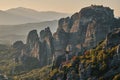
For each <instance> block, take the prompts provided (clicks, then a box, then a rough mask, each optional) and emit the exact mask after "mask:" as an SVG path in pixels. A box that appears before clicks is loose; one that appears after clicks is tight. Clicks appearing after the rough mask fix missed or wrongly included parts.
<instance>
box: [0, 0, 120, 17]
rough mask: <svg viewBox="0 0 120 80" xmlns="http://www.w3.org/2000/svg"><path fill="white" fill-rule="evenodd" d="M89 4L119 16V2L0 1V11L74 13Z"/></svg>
mask: <svg viewBox="0 0 120 80" xmlns="http://www.w3.org/2000/svg"><path fill="white" fill-rule="evenodd" d="M91 4H93V5H104V6H107V7H110V8H112V9H114V13H115V16H120V0H0V10H7V9H10V8H16V7H25V8H31V9H35V10H38V11H57V12H64V13H75V12H78V11H80V9H81V8H83V7H86V6H90V5H91Z"/></svg>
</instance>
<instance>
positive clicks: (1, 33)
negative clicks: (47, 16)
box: [0, 20, 58, 44]
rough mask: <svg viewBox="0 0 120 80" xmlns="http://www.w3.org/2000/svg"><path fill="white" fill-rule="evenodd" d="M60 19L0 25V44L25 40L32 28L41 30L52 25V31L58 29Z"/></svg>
mask: <svg viewBox="0 0 120 80" xmlns="http://www.w3.org/2000/svg"><path fill="white" fill-rule="evenodd" d="M57 24H58V21H57V20H53V21H44V22H39V23H26V24H19V25H0V44H12V43H13V42H15V41H16V40H22V41H24V42H25V39H26V36H27V34H28V32H29V31H30V30H33V29H36V30H38V32H40V31H41V30H42V29H44V28H45V27H48V26H49V27H50V29H51V31H52V32H55V31H56V28H57Z"/></svg>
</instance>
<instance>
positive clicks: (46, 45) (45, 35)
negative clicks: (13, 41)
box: [39, 27, 54, 66]
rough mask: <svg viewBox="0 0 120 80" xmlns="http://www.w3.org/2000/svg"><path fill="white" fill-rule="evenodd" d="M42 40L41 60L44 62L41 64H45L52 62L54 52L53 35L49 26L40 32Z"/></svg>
mask: <svg viewBox="0 0 120 80" xmlns="http://www.w3.org/2000/svg"><path fill="white" fill-rule="evenodd" d="M40 42H41V46H40V48H39V49H40V61H41V63H42V64H41V65H42V66H44V65H47V64H50V63H51V62H52V56H53V54H54V44H53V37H52V33H51V31H50V28H49V27H47V28H45V30H42V31H41V32H40Z"/></svg>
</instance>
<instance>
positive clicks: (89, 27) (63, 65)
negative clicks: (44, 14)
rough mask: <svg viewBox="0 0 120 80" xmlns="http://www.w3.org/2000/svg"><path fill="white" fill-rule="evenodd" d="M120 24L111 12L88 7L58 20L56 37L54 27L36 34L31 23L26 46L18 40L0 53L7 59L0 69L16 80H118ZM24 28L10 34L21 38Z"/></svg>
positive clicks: (36, 30)
mask: <svg viewBox="0 0 120 80" xmlns="http://www.w3.org/2000/svg"><path fill="white" fill-rule="evenodd" d="M119 22H120V19H119V18H115V17H114V10H112V9H111V8H109V7H104V6H102V5H91V6H88V7H84V8H82V9H81V10H80V11H79V12H76V13H75V14H73V15H72V16H71V17H66V18H61V19H60V20H59V21H58V27H57V30H56V32H55V33H53V32H54V30H55V29H56V26H54V25H53V26H52V25H51V26H52V27H51V26H49V25H48V26H47V27H46V28H44V29H42V30H40V27H37V28H38V29H39V30H38V29H37V28H36V27H34V25H35V24H33V25H32V23H30V25H31V27H32V30H30V31H28V33H27V35H26V36H25V39H24V40H25V41H26V42H23V41H21V40H17V41H15V42H14V43H13V44H12V45H11V47H10V48H9V49H8V50H5V51H3V52H1V56H3V57H2V58H3V59H4V57H5V58H6V57H9V58H7V60H5V62H4V63H5V64H4V65H1V67H2V68H1V69H3V72H4V74H7V75H8V76H9V77H11V78H14V79H16V80H17V79H22V80H33V79H35V80H39V79H40V78H42V79H43V80H119V77H120V75H119V73H120V66H119V65H120V60H119V56H120V54H119V53H120V23H119ZM38 24H39V23H38ZM24 25H25V24H22V25H19V26H18V27H16V26H15V27H14V28H13V29H15V30H17V32H16V31H13V33H17V34H24V32H22V31H24V30H25V27H24ZM26 25H27V27H29V26H30V25H28V24H26ZM26 25H25V26H26ZM21 26H23V27H24V28H23V29H24V30H21ZM38 26H39V25H38ZM27 27H26V31H27V29H29V28H27ZM4 28H5V27H4ZM4 28H3V29H4ZM33 28H34V29H33ZM51 28H52V29H51ZM6 29H7V28H6ZM6 29H5V30H6ZM8 30H10V28H8ZM2 31H4V30H2ZM9 32H11V33H12V31H9ZM25 33H26V32H25ZM6 34H8V33H7V32H6ZM3 53H5V54H9V53H10V54H9V55H10V56H9V55H8V56H5V55H3ZM11 55H12V56H11ZM1 61H2V60H1ZM9 61H11V62H9ZM7 62H8V63H7ZM6 64H7V65H8V64H11V65H10V66H5V65H6ZM4 66H5V67H7V68H4ZM6 72H7V73H6ZM45 75H46V76H45Z"/></svg>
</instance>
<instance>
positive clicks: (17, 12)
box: [0, 7, 70, 25]
mask: <svg viewBox="0 0 120 80" xmlns="http://www.w3.org/2000/svg"><path fill="white" fill-rule="evenodd" d="M66 16H70V14H68V13H60V12H54V11H41V12H40V11H36V10H33V9H29V8H23V7H18V8H11V9H8V10H6V11H2V10H0V25H15V24H24V23H33V22H42V21H51V20H58V19H59V18H61V17H66Z"/></svg>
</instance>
